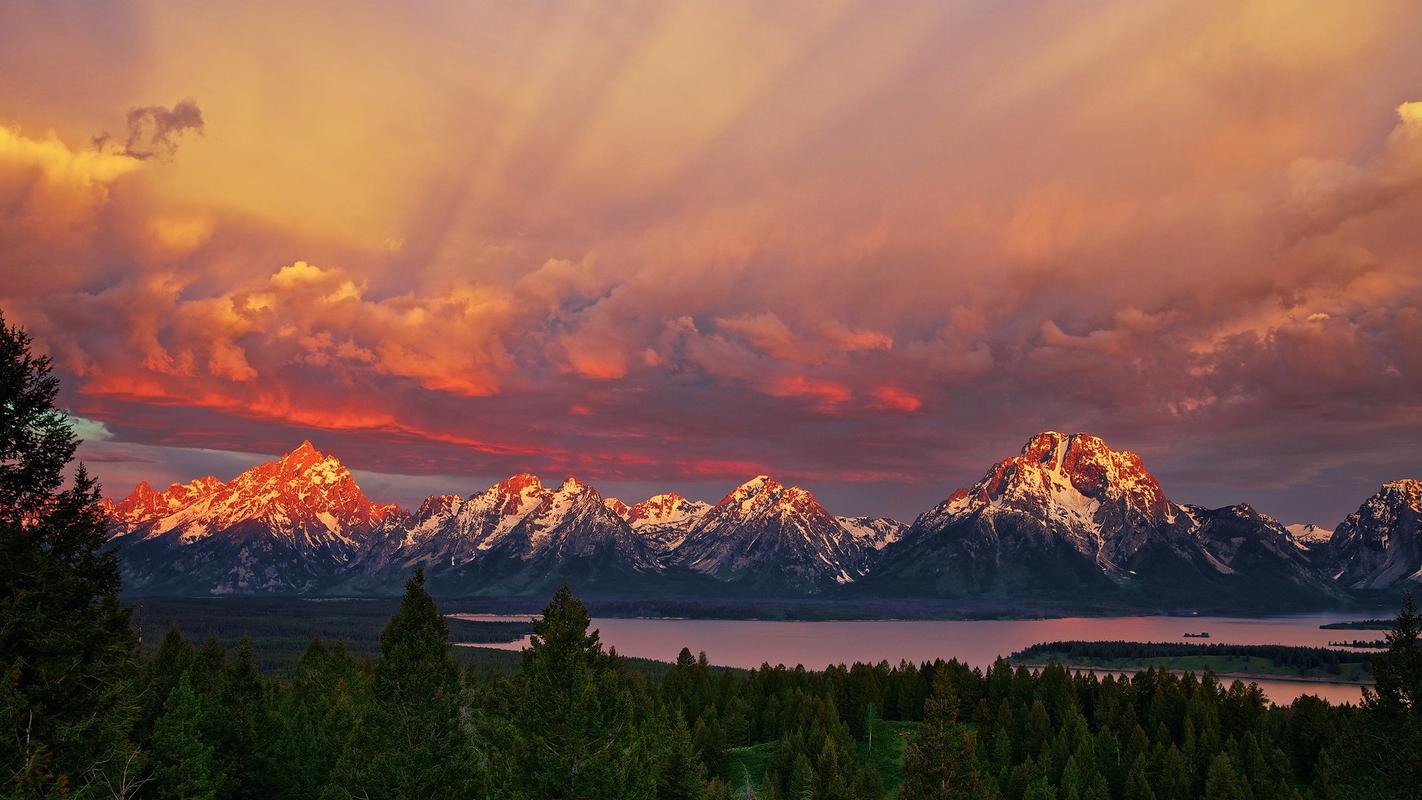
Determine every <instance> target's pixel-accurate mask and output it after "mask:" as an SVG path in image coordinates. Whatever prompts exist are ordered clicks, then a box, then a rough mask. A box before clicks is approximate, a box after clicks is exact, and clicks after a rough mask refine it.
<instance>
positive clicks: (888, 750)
mask: <svg viewBox="0 0 1422 800" xmlns="http://www.w3.org/2000/svg"><path fill="white" fill-rule="evenodd" d="M917 724H918V723H915V722H897V721H889V720H877V721H876V722H875V723H874V733H873V736H866V737H865V738H864V740H863V741H862V742H861V748H862V749H861V750H860V756H861V757H862V758H864V759H865V760H867V761H868V762H869V763H870V764H872V765H873V766H874V769H876V770H878V771H879V780H880V782H881V784H882V785H883V787H884V797H886V798H888V797H893V796H894V793H895V792H896V791H898V788H899V783H900V782H901V781H902V780H903V770H904V741H905V737H906V736H908V735H910V734H911V733H912V732H913V729H914V727H915V726H916V725H917ZM871 742H872V746H871ZM775 747H776V742H759V743H757V744H753V745H749V746H747V747H735V748H732V749H731V760H730V766H729V768H728V769H727V775H726V777H727V778H728V779H729V780H730V781H731V786H732V788H734V789H736V790H737V791H738V792H739V791H740V790H742V789H743V788H744V787H745V786H746V785H747V783H749V785H750V786H751V788H753V789H754V790H755V791H756V794H757V795H760V794H762V793H763V791H764V789H765V786H764V782H765V773H766V767H767V766H768V765H769V764H770V759H771V758H772V757H773V756H774V755H775Z"/></svg>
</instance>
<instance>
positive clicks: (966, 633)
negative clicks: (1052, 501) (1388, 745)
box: [450, 614, 1381, 704]
mask: <svg viewBox="0 0 1422 800" xmlns="http://www.w3.org/2000/svg"><path fill="white" fill-rule="evenodd" d="M450 616H453V617H458V618H461V619H471V620H526V619H528V617H527V616H503V615H493V614H451V615H450ZM1366 616H1367V615H1362V616H1349V615H1346V614H1343V615H1339V614H1321V615H1314V614H1309V615H1298V616H1289V617H1269V618H1249V619H1244V618H1237V617H1065V618H1061V619H1031V620H1020V619H1012V620H847V621H828V622H801V621H796V622H777V621H768V620H700V619H615V618H601V617H600V618H595V619H594V620H593V627H595V628H597V629H598V630H599V631H601V637H602V642H603V644H604V646H612V647H615V648H617V652H619V653H621V654H622V655H625V656H636V657H640V658H651V659H657V660H660V661H674V660H675V659H676V656H677V653H678V652H680V650H681V648H683V647H689V648H691V650H692V652H698V651H703V652H705V653H706V657H707V659H709V660H710V661H711V663H713V664H718V665H723V666H729V667H745V668H754V667H758V666H760V665H761V664H762V663H769V664H787V665H790V666H794V665H796V664H803V665H804V666H805V667H806V668H807V669H823V668H825V667H827V666H830V665H832V664H848V663H853V662H855V661H862V662H866V663H876V662H879V661H888V662H890V663H892V664H896V663H898V662H899V660H900V659H906V660H908V661H911V662H921V661H931V660H933V659H935V658H943V659H948V658H956V659H958V660H959V661H963V662H965V663H968V664H970V665H972V666H976V667H987V666H989V665H991V664H992V662H993V660H994V659H996V658H997V657H998V656H999V655H1001V656H1008V655H1011V654H1012V653H1013V652H1015V651H1018V650H1021V649H1022V648H1024V647H1027V646H1028V645H1032V644H1036V643H1038V642H1051V641H1066V640H1072V639H1078V640H1083V641H1110V640H1117V639H1120V640H1127V641H1137V642H1183V641H1187V640H1186V639H1184V634H1185V633H1187V632H1189V633H1199V632H1200V631H1208V632H1209V634H1210V638H1209V639H1208V640H1195V639H1191V640H1188V641H1192V642H1195V641H1198V642H1201V643H1203V642H1205V641H1208V642H1212V643H1223V644H1285V645H1303V646H1309V647H1325V646H1327V644H1328V642H1329V640H1330V639H1331V640H1333V641H1342V640H1350V639H1371V638H1380V636H1381V632H1379V631H1338V630H1320V629H1319V627H1318V626H1319V625H1321V624H1323V623H1325V622H1336V621H1339V620H1345V619H1363V618H1366ZM527 644H528V640H527V638H524V639H522V640H519V641H517V642H507V643H501V644H480V645H478V646H480V647H492V648H497V649H501V650H518V649H521V648H523V647H525V646H527ZM1257 683H1258V684H1259V686H1260V688H1262V689H1263V690H1264V691H1265V693H1266V694H1267V695H1268V696H1269V698H1270V699H1271V700H1273V701H1274V702H1276V703H1280V704H1287V703H1289V702H1292V701H1293V700H1294V698H1296V697H1298V696H1299V695H1303V694H1314V695H1318V696H1320V697H1323V698H1325V699H1327V700H1329V701H1330V702H1334V703H1344V702H1349V703H1356V702H1358V700H1359V699H1360V698H1361V696H1362V693H1361V689H1360V688H1359V687H1358V686H1357V685H1356V684H1333V683H1320V682H1305V681H1285V680H1259V681H1257Z"/></svg>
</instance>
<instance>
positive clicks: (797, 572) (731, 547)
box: [674, 475, 873, 591]
mask: <svg viewBox="0 0 1422 800" xmlns="http://www.w3.org/2000/svg"><path fill="white" fill-rule="evenodd" d="M872 551H873V548H872V545H869V544H867V543H866V541H861V539H860V538H859V537H857V536H856V535H855V534H854V533H851V532H850V531H849V530H847V529H846V528H845V526H843V525H841V524H840V521H839V520H838V519H836V518H835V517H833V516H832V515H831V514H830V513H829V512H828V511H826V510H825V508H824V506H822V505H820V503H819V501H818V500H816V499H815V497H814V495H812V494H810V493H809V492H808V491H806V490H804V489H801V488H799V487H797V486H790V487H787V486H785V485H783V484H781V483H780V482H779V481H776V480H774V479H773V478H771V477H769V476H767V475H758V476H756V477H755V478H752V479H751V480H749V481H746V482H745V483H743V484H741V485H740V486H737V487H736V488H735V489H733V490H731V492H730V493H728V494H727V495H726V496H725V497H723V498H722V499H721V501H720V502H718V503H716V505H714V506H712V507H711V508H709V509H707V510H706V511H705V512H704V513H702V514H701V515H700V518H699V519H698V520H697V521H696V522H695V523H694V524H693V525H692V527H691V530H690V532H689V533H688V534H687V535H686V538H685V540H684V541H683V542H681V543H679V546H677V547H676V548H675V551H674V556H675V558H676V559H677V561H678V562H679V563H681V564H683V565H685V566H687V567H690V568H691V569H694V570H696V571H698V572H702V573H705V574H709V575H713V576H715V577H717V578H720V579H722V580H728V581H736V582H740V583H745V584H748V585H760V586H763V587H765V588H766V589H768V590H775V591H780V590H783V589H784V588H785V587H793V588H794V589H795V590H808V591H818V590H820V589H821V588H822V587H824V586H826V585H830V584H834V583H839V584H844V583H850V582H852V581H854V580H855V579H856V578H858V577H860V576H862V575H863V574H864V572H865V571H866V570H867V569H868V553H870V552H872Z"/></svg>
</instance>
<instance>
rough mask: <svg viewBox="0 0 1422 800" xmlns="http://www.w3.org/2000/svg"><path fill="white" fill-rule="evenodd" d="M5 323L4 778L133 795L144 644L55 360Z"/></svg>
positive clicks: (1, 409)
mask: <svg viewBox="0 0 1422 800" xmlns="http://www.w3.org/2000/svg"><path fill="white" fill-rule="evenodd" d="M30 344H31V343H30V339H29V337H28V336H27V335H26V334H25V332H24V331H22V330H20V329H19V328H16V327H12V326H10V325H8V324H7V323H6V322H5V319H4V316H3V315H0V587H3V589H0V776H3V777H0V781H5V783H7V784H9V789H8V791H9V792H10V793H14V794H19V795H22V796H40V797H44V796H51V795H63V794H69V795H71V796H74V797H80V798H83V797H90V796H106V797H107V796H115V795H117V796H120V797H127V796H129V795H131V794H132V793H134V792H135V791H136V790H137V784H138V782H139V781H141V780H142V778H141V775H142V774H143V769H142V757H141V755H140V754H139V753H138V751H137V749H136V748H135V747H134V745H133V744H132V742H131V735H130V733H131V729H132V726H133V721H134V719H135V717H136V716H137V714H138V708H137V702H136V698H135V695H134V685H133V684H134V681H135V679H136V677H137V668H138V660H137V638H136V637H135V635H134V634H133V631H132V630H131V629H130V627H129V611H128V609H126V608H123V607H121V606H120V605H119V602H118V591H119V573H118V565H117V562H116V560H115V558H114V556H113V554H112V553H106V552H104V545H105V541H106V539H107V535H106V533H107V532H106V520H105V519H104V516H103V513H102V511H101V510H100V508H99V489H98V485H97V484H96V483H95V481H94V480H93V479H92V478H91V477H90V476H89V474H88V473H87V472H86V471H85V469H84V467H83V466H82V465H81V466H80V467H79V468H78V469H77V470H76V471H75V474H74V480H73V483H72V484H71V485H70V487H69V488H68V489H62V488H61V486H62V484H63V482H64V475H63V472H64V467H65V465H66V464H68V463H69V462H70V460H71V459H72V458H73V456H74V451H75V448H76V447H77V446H78V440H77V439H76V438H75V436H74V432H73V430H72V427H71V425H70V423H69V420H68V418H67V417H66V416H65V415H64V414H63V413H62V412H60V411H59V410H57V409H56V408H55V407H54V401H55V397H56V395H57V393H58V389H59V383H58V380H57V379H56V378H55V377H54V375H52V374H51V367H50V362H49V359H48V357H45V356H35V355H33V354H32V353H31V352H30Z"/></svg>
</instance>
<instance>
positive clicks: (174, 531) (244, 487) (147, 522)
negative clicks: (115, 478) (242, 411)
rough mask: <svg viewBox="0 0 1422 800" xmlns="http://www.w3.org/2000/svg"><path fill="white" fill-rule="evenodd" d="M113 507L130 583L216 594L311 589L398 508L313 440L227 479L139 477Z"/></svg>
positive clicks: (116, 543)
mask: <svg viewBox="0 0 1422 800" xmlns="http://www.w3.org/2000/svg"><path fill="white" fill-rule="evenodd" d="M112 512H113V518H114V521H115V522H114V525H115V534H116V535H115V536H114V538H113V540H112V542H113V544H114V546H116V547H118V548H119V553H120V557H121V558H120V561H121V565H122V569H123V574H124V583H125V587H126V588H127V589H128V590H129V591H162V590H168V589H170V588H177V589H181V590H182V591H191V590H193V589H198V590H201V591H208V592H214V593H228V592H252V591H306V590H311V589H313V588H315V587H316V586H317V585H319V584H320V582H321V581H322V580H324V579H325V578H327V577H328V576H329V575H331V574H332V573H333V572H335V571H337V570H339V569H340V568H342V567H343V566H344V565H346V564H348V563H349V562H350V561H351V560H352V558H353V557H354V555H355V554H356V552H357V551H358V550H359V549H360V548H361V546H362V545H363V544H364V542H365V539H366V538H367V537H368V536H369V535H370V534H371V532H372V531H375V530H377V529H379V528H381V527H382V526H384V525H385V524H386V523H387V522H388V521H389V520H391V519H394V518H398V517H400V516H402V514H403V512H401V510H400V509H399V507H398V506H396V505H394V504H381V503H375V502H373V501H371V500H370V498H368V497H366V496H365V493H364V492H362V491H361V489H360V487H359V486H358V485H357V484H356V481H355V478H354V477H353V476H352V475H351V473H350V470H348V469H346V467H345V466H344V465H343V464H341V462H340V461H339V460H337V459H336V458H334V457H332V456H327V455H325V454H323V453H321V452H319V451H317V450H316V448H315V447H313V446H312V445H311V443H310V442H302V444H301V446H300V447H298V448H296V449H295V450H293V451H291V452H290V453H287V454H286V455H284V456H282V457H281V458H280V459H278V460H276V461H268V462H266V463H263V464H258V465H257V466H255V467H252V468H251V469H248V470H247V471H245V472H243V473H242V474H240V475H238V476H237V477H235V478H233V479H232V480H231V481H228V482H226V483H222V482H221V481H218V480H216V479H214V478H202V479H199V480H197V481H194V482H192V483H190V484H175V485H174V486H171V487H169V488H168V489H167V490H165V491H164V492H161V493H155V492H153V490H152V489H151V488H150V487H148V486H147V485H145V484H140V485H139V486H138V487H137V488H136V489H135V490H134V491H133V493H132V494H130V495H129V496H128V497H127V498H125V499H124V500H123V501H121V502H119V503H117V504H115V505H114V506H113V509H112Z"/></svg>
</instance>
